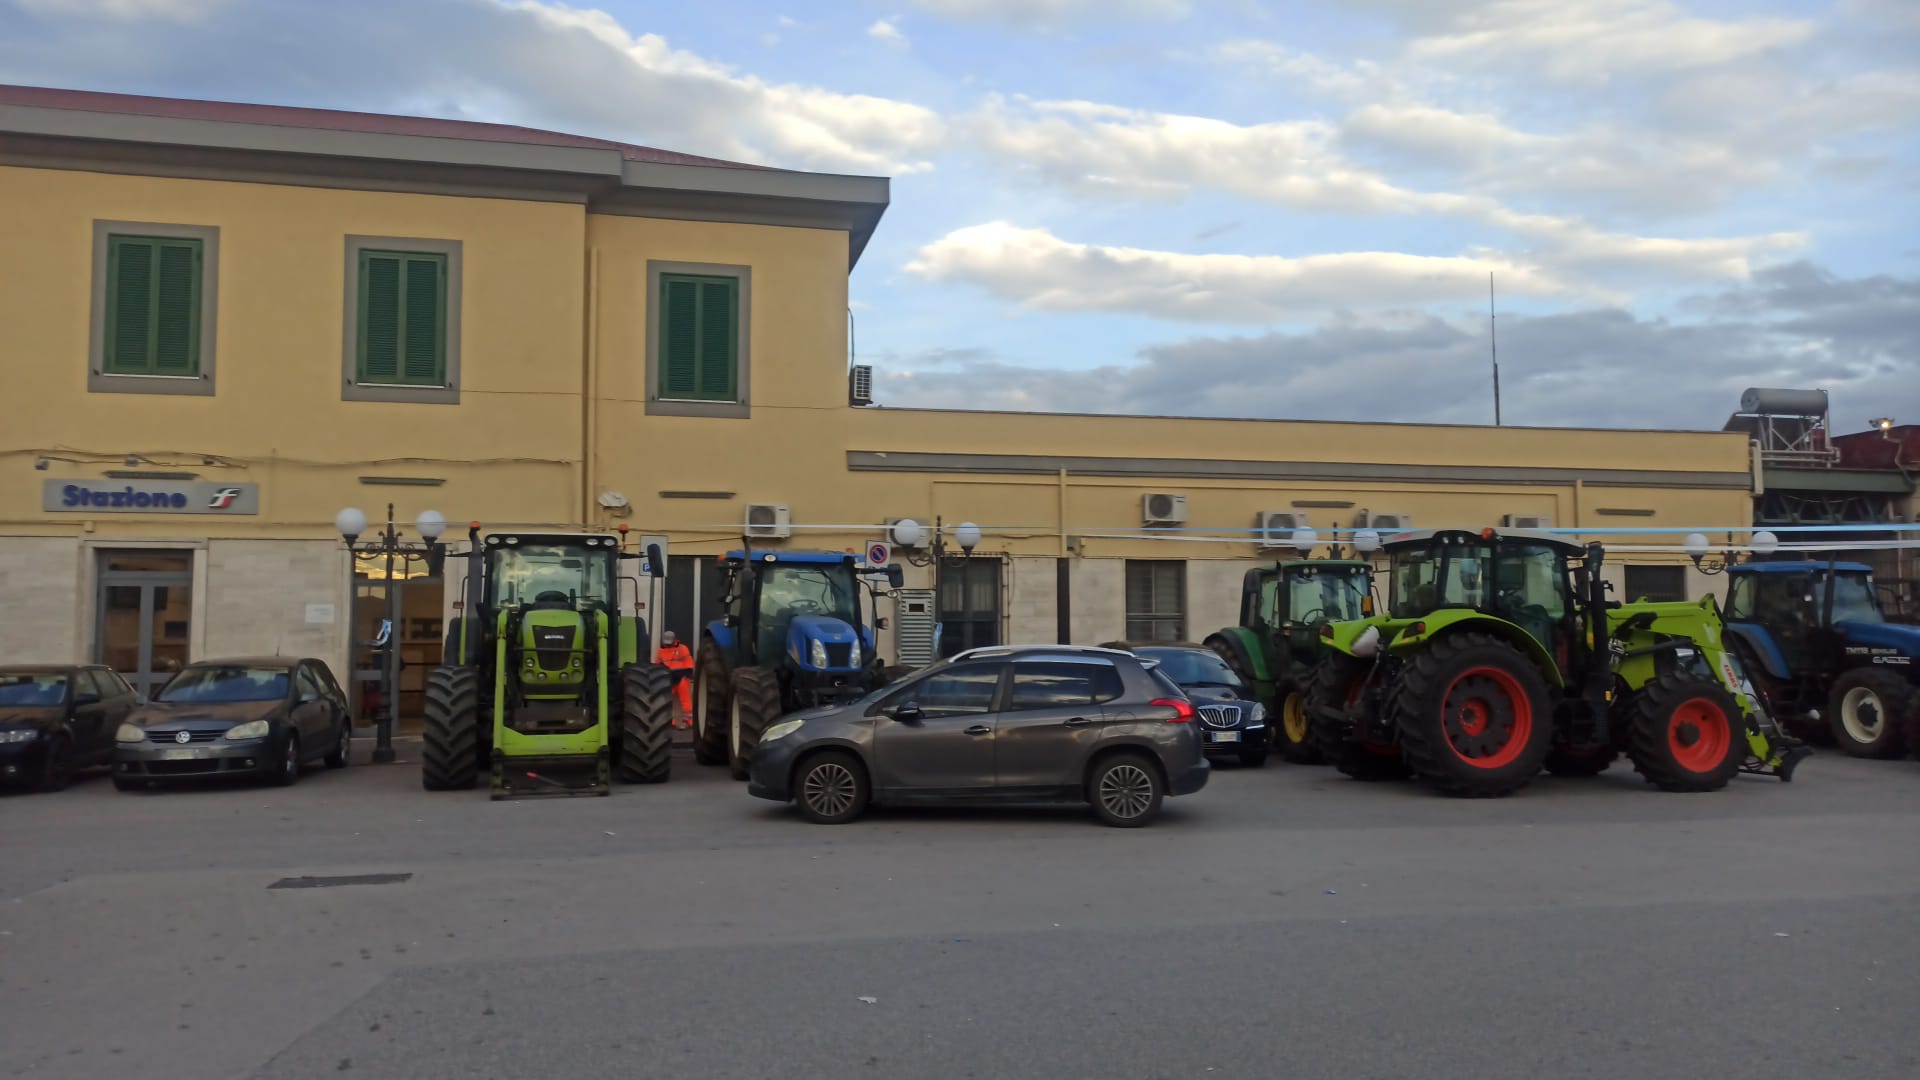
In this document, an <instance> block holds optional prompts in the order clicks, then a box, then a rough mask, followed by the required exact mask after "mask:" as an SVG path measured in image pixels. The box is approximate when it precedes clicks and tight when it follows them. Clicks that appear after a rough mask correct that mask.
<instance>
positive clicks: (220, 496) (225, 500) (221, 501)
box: [207, 487, 240, 510]
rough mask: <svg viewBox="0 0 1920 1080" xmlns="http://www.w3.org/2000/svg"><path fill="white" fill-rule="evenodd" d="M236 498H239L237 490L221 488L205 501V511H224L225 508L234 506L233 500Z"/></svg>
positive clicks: (235, 488)
mask: <svg viewBox="0 0 1920 1080" xmlns="http://www.w3.org/2000/svg"><path fill="white" fill-rule="evenodd" d="M238 498H240V489H239V488H237V487H223V488H221V489H220V490H219V491H216V492H214V493H213V498H211V499H208V500H207V509H209V510H225V509H226V508H227V507H229V506H232V505H233V504H234V500H236V499H238Z"/></svg>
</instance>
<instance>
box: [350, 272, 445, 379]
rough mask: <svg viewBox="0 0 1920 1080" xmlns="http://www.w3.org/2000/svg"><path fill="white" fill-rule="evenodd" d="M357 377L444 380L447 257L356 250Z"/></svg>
mask: <svg viewBox="0 0 1920 1080" xmlns="http://www.w3.org/2000/svg"><path fill="white" fill-rule="evenodd" d="M359 274H360V279H359V283H358V286H357V288H358V293H359V303H360V318H359V323H360V325H359V330H358V333H359V345H358V356H359V372H358V376H357V378H358V381H360V382H363V383H374V384H379V385H386V386H445V385H446V383H447V257H446V256H445V255H433V254H424V253H418V252H404V251H371V250H363V251H361V252H360V266H359Z"/></svg>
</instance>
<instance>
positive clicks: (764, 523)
mask: <svg viewBox="0 0 1920 1080" xmlns="http://www.w3.org/2000/svg"><path fill="white" fill-rule="evenodd" d="M746 528H747V535H748V536H749V537H751V538H753V539H755V540H785V539H786V538H787V537H789V536H792V535H793V512H792V511H790V510H788V509H787V508H786V507H785V506H782V505H777V504H775V503H749V504H747V521H746Z"/></svg>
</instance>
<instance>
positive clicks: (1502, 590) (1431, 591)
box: [1384, 530, 1585, 667]
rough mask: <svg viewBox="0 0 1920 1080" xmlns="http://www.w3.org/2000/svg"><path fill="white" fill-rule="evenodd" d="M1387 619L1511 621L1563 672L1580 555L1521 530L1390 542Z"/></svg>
mask: <svg viewBox="0 0 1920 1080" xmlns="http://www.w3.org/2000/svg"><path fill="white" fill-rule="evenodd" d="M1384 546H1385V549H1386V553H1387V559H1388V563H1389V567H1390V569H1389V571H1388V582H1389V587H1390V590H1391V591H1390V595H1389V598H1388V603H1387V614H1388V618H1389V619H1390V620H1392V621H1393V622H1398V623H1418V622H1420V621H1421V620H1425V619H1427V618H1428V617H1429V616H1431V615H1433V614H1434V613H1435V612H1438V611H1444V610H1471V611H1475V612H1478V613H1480V614H1483V615H1491V616H1493V617H1494V618H1497V619H1501V620H1504V621H1506V622H1509V623H1512V624H1513V625H1515V626H1517V627H1519V628H1520V629H1521V630H1523V631H1525V632H1526V634H1527V635H1528V636H1529V637H1531V638H1532V639H1533V640H1535V641H1537V642H1540V643H1541V644H1542V645H1545V646H1547V648H1548V651H1549V652H1550V653H1551V654H1552V655H1553V657H1554V660H1555V663H1556V664H1557V665H1558V666H1562V667H1564V666H1565V665H1566V663H1567V660H1568V658H1569V656H1568V654H1569V652H1570V646H1571V643H1572V640H1573V639H1574V638H1575V637H1576V636H1577V635H1576V631H1577V630H1578V627H1577V626H1576V625H1575V618H1574V607H1575V604H1574V592H1575V586H1574V581H1573V578H1574V574H1575V570H1576V568H1577V567H1578V566H1579V559H1580V558H1581V556H1582V555H1583V553H1584V550H1585V549H1583V548H1582V547H1581V546H1580V545H1578V544H1574V543H1569V542H1568V541H1566V540H1562V539H1560V538H1559V537H1557V536H1551V535H1548V534H1545V533H1532V532H1522V531H1511V532H1499V533H1495V532H1494V531H1493V530H1486V531H1485V532H1481V533H1470V532H1463V531H1457V530H1447V531H1434V532H1423V533H1414V534H1410V535H1405V536H1402V537H1395V538H1392V539H1389V540H1388V541H1387V543H1386V544H1385V545H1384Z"/></svg>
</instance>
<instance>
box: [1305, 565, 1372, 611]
mask: <svg viewBox="0 0 1920 1080" xmlns="http://www.w3.org/2000/svg"><path fill="white" fill-rule="evenodd" d="M1288 577H1289V578H1290V579H1291V580H1290V582H1289V585H1290V587H1289V588H1288V590H1287V595H1288V601H1289V602H1288V611H1287V618H1288V619H1290V620H1292V621H1293V622H1300V623H1322V622H1348V621H1351V620H1353V619H1363V618H1365V617H1366V615H1365V613H1364V612H1363V611H1362V609H1361V602H1362V601H1363V600H1365V599H1366V597H1367V588H1368V580H1369V575H1368V573H1367V571H1366V570H1365V569H1364V568H1362V567H1358V566H1342V567H1337V568H1336V567H1328V568H1325V569H1322V568H1320V567H1312V566H1297V567H1294V568H1293V569H1292V570H1290V571H1288Z"/></svg>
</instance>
